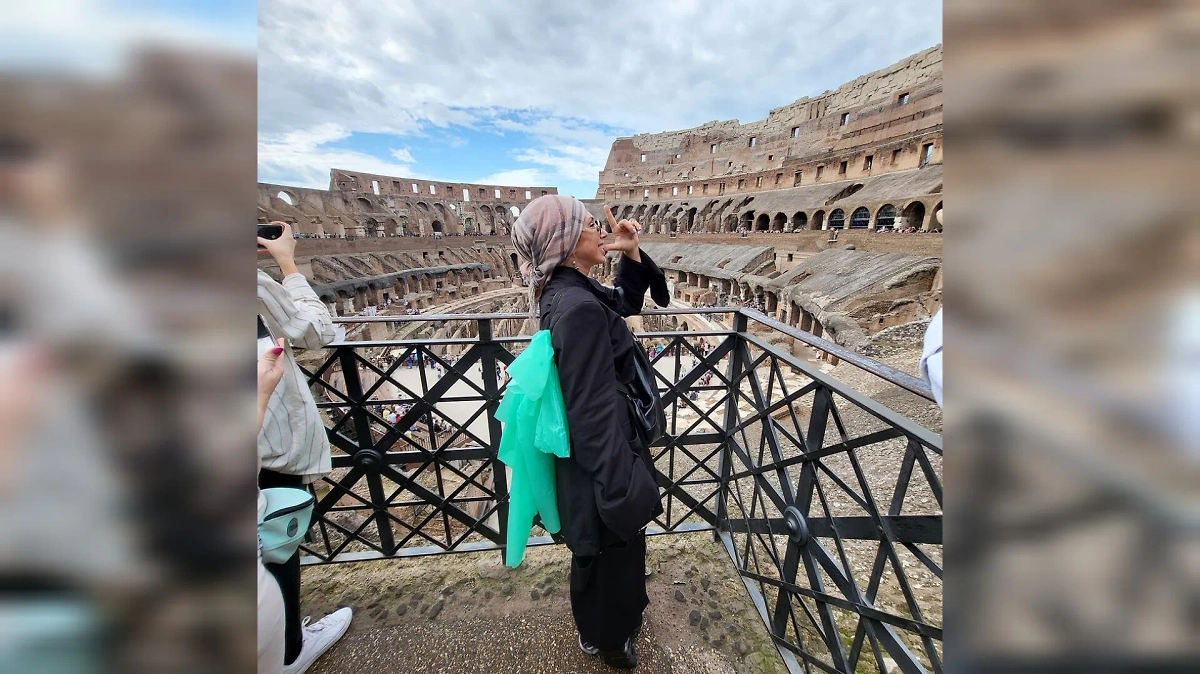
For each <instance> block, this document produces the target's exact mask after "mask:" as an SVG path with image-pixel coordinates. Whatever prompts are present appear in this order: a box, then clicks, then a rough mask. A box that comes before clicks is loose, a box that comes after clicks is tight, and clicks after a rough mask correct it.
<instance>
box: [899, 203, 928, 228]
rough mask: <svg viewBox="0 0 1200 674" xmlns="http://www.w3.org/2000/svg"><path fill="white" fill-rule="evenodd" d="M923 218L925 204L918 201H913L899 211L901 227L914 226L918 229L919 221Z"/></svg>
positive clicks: (922, 220)
mask: <svg viewBox="0 0 1200 674" xmlns="http://www.w3.org/2000/svg"><path fill="white" fill-rule="evenodd" d="M924 220H925V204H923V203H921V202H920V201H914V202H912V203H911V204H909V205H907V206H905V207H904V210H903V211H902V212H901V213H900V226H901V227H916V228H918V229H920V227H921V223H922V222H924Z"/></svg>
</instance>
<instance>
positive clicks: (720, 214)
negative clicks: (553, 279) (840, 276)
mask: <svg viewBox="0 0 1200 674" xmlns="http://www.w3.org/2000/svg"><path fill="white" fill-rule="evenodd" d="M901 204H902V205H901ZM743 205H744V204H743ZM712 206H713V204H712V203H710V204H709V205H708V206H706V207H705V208H704V209H699V208H698V207H695V206H693V207H691V208H684V207H683V206H679V207H676V208H674V209H672V208H670V206H665V207H664V206H661V205H658V204H655V205H648V204H641V205H637V206H634V205H625V206H622V207H619V208H618V209H615V210H614V214H615V215H616V216H617V217H618V218H622V219H633V220H638V221H639V222H641V223H642V225H643V226H645V228H646V231H647V232H648V233H651V234H675V233H704V232H707V233H732V232H737V231H747V232H794V231H801V230H821V229H871V230H889V229H901V228H913V229H934V228H940V227H941V225H942V221H941V209H942V202H941V201H940V200H939V201H936V202H935V203H934V204H933V205H932V206H928V205H927V203H926V202H925V201H924V200H920V199H914V200H911V201H908V202H907V203H904V202H897V203H884V204H881V205H879V206H875V207H868V206H866V205H860V206H853V207H845V208H843V207H837V208H832V209H829V208H816V209H808V210H796V211H794V212H791V213H788V212H786V211H776V212H774V213H770V212H758V211H756V210H755V209H746V210H737V209H736V208H735V209H731V208H730V206H732V200H729V201H727V202H726V203H724V204H722V205H720V206H718V207H717V208H715V209H714V208H712Z"/></svg>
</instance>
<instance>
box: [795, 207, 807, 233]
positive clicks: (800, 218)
mask: <svg viewBox="0 0 1200 674" xmlns="http://www.w3.org/2000/svg"><path fill="white" fill-rule="evenodd" d="M807 226H808V215H806V214H805V213H804V211H796V212H795V213H793V214H792V231H793V232H798V231H800V230H802V229H804V228H805V227H807Z"/></svg>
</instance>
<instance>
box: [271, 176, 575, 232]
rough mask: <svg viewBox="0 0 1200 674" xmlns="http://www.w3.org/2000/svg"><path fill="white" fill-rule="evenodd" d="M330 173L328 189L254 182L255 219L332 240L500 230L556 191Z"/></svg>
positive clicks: (556, 192)
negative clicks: (289, 225) (535, 201)
mask: <svg viewBox="0 0 1200 674" xmlns="http://www.w3.org/2000/svg"><path fill="white" fill-rule="evenodd" d="M329 174H330V177H329V183H330V188H329V189H328V190H316V189H309V188H301V187H292V186H290V185H277V184H273V183H259V184H258V219H259V221H268V220H282V221H285V222H290V223H292V224H293V228H294V229H295V230H296V231H297V232H300V233H302V234H310V235H316V236H329V237H334V238H338V239H364V238H378V237H431V236H433V235H434V233H435V232H436V233H440V234H441V235H443V236H452V235H467V236H490V235H494V234H505V235H506V234H507V233H508V232H509V231H510V228H511V226H512V223H513V222H514V221H515V220H516V216H517V213H519V212H520V210H521V209H523V208H524V207H525V205H526V204H528V203H529V202H530V201H532V200H533V199H536V198H538V197H539V196H542V195H546V194H558V188H556V187H550V186H533V187H517V186H511V185H478V184H474V183H449V182H440V181H439V182H434V181H428V180H419V179H415V178H403V177H399V176H384V175H377V174H371V173H356V172H352V171H346V170H342V169H332V170H330V172H329ZM497 195H498V196H497Z"/></svg>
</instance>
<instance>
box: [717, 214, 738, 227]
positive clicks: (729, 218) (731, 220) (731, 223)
mask: <svg viewBox="0 0 1200 674" xmlns="http://www.w3.org/2000/svg"><path fill="white" fill-rule="evenodd" d="M723 225H724V226H723V227H722V228H721V231H724V232H732V231H734V230H735V229H737V219H736V218H735V217H734V215H733V213H730V214H729V215H726V216H725V222H724V223H723Z"/></svg>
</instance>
